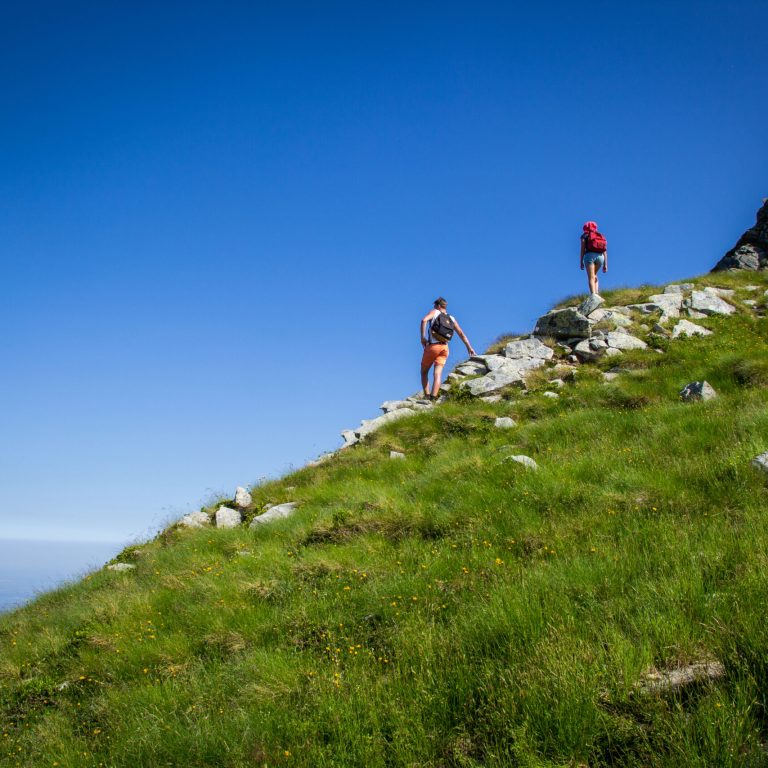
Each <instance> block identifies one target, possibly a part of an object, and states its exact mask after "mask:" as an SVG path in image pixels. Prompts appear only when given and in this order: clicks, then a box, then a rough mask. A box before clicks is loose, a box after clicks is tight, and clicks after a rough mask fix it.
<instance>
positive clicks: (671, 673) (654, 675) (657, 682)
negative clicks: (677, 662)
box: [635, 661, 725, 694]
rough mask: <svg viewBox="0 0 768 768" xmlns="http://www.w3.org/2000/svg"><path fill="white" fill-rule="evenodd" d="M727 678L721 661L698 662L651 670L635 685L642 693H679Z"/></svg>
mask: <svg viewBox="0 0 768 768" xmlns="http://www.w3.org/2000/svg"><path fill="white" fill-rule="evenodd" d="M724 677H725V667H724V666H723V665H722V664H721V663H720V662H719V661H697V662H694V663H693V664H687V665H686V666H684V667H678V668H677V669H666V670H662V671H658V670H656V669H651V670H649V671H648V672H646V673H645V674H644V675H643V677H642V679H641V680H639V681H638V682H637V683H635V689H636V690H638V691H639V692H640V693H643V694H649V693H661V694H674V693H679V692H680V691H681V690H682V689H683V688H688V687H690V686H692V685H700V684H702V683H710V682H715V681H717V680H722V679H723V678H724Z"/></svg>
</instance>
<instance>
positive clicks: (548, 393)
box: [542, 392, 560, 400]
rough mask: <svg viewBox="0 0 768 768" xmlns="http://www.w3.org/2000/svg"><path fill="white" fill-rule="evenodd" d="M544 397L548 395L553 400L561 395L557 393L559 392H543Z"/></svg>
mask: <svg viewBox="0 0 768 768" xmlns="http://www.w3.org/2000/svg"><path fill="white" fill-rule="evenodd" d="M542 396H543V397H548V398H550V399H551V400H557V398H558V397H560V395H558V394H557V392H542Z"/></svg>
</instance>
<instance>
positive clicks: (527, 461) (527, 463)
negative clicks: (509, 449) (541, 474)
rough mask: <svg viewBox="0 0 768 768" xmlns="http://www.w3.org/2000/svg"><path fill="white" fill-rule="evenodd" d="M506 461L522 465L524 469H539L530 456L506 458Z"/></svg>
mask: <svg viewBox="0 0 768 768" xmlns="http://www.w3.org/2000/svg"><path fill="white" fill-rule="evenodd" d="M506 460H507V461H514V462H516V463H517V464H522V465H523V466H524V467H525V468H526V469H534V470H535V469H538V468H539V465H538V464H537V463H536V462H535V461H534V460H533V459H532V458H531V457H530V456H507V458H506Z"/></svg>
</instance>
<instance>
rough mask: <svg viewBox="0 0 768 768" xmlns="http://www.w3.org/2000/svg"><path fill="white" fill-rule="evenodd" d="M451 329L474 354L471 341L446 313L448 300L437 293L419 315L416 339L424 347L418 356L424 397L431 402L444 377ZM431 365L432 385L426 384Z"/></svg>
mask: <svg viewBox="0 0 768 768" xmlns="http://www.w3.org/2000/svg"><path fill="white" fill-rule="evenodd" d="M454 331H455V332H456V333H458V334H459V338H460V339H461V340H462V341H463V342H464V346H465V347H466V348H467V352H468V353H469V354H470V355H474V354H475V350H474V349H472V345H471V344H470V343H469V340H468V339H467V337H466V336H465V335H464V331H462V330H461V326H460V325H459V324H458V323H457V322H456V318H455V317H454V316H453V315H449V314H448V302H447V301H446V300H445V299H444V298H443V297H442V296H440V297H439V298H437V299H435V308H434V309H432V310H430V311H429V312H427V314H426V315H424V317H423V318H422V319H421V327H420V328H419V340H420V341H421V346H422V347H424V354H423V355H422V357H421V387H422V389H423V390H424V397H426V398H427V399H428V400H431V401H432V402H434V401H435V400H437V398H438V396H439V394H440V383H441V380H442V378H443V368H444V367H445V364H446V362H447V361H448V342H449V341H450V340H451V338H452V337H453V333H454ZM432 366H434V371H433V372H432V389H431V390H430V388H429V369H430V368H432Z"/></svg>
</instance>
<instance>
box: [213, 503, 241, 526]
mask: <svg viewBox="0 0 768 768" xmlns="http://www.w3.org/2000/svg"><path fill="white" fill-rule="evenodd" d="M242 522H243V516H242V514H241V513H240V510H239V509H232V508H231V507H219V508H218V509H217V510H216V527H217V528H237V526H238V525H240V523H242Z"/></svg>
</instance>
